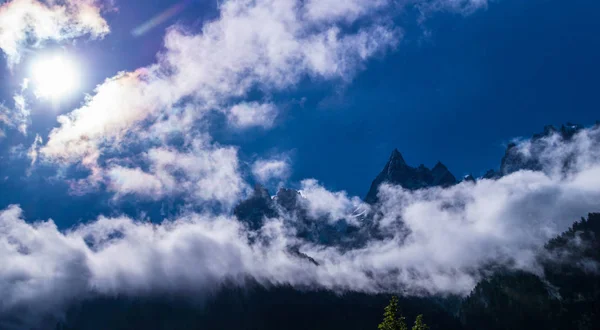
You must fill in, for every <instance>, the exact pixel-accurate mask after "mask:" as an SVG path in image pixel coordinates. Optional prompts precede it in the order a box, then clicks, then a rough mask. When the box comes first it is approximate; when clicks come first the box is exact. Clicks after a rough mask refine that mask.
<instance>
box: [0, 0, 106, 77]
mask: <svg viewBox="0 0 600 330" xmlns="http://www.w3.org/2000/svg"><path fill="white" fill-rule="evenodd" d="M101 10H102V5H101V3H100V1H96V0H60V1H53V0H43V1H37V0H9V1H7V2H4V3H3V4H1V5H0V50H2V52H4V54H5V55H6V58H7V62H8V65H9V66H12V65H14V64H16V63H18V62H19V61H20V60H21V54H22V51H23V48H24V47H27V46H34V47H35V46H39V45H40V44H41V43H43V42H44V41H47V40H55V41H60V40H65V39H71V38H75V37H79V36H83V35H89V36H91V37H94V38H98V37H102V36H104V35H105V34H107V33H108V32H109V27H108V24H107V23H106V21H105V20H104V18H102V16H101V14H100V13H101Z"/></svg>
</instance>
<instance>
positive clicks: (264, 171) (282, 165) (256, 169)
mask: <svg viewBox="0 0 600 330" xmlns="http://www.w3.org/2000/svg"><path fill="white" fill-rule="evenodd" d="M252 174H253V175H254V177H255V178H256V179H257V180H258V181H259V182H261V183H266V182H268V181H270V180H273V179H275V180H286V179H287V178H288V177H289V175H290V163H289V159H287V158H285V157H283V158H274V159H259V160H257V161H255V162H254V164H252Z"/></svg>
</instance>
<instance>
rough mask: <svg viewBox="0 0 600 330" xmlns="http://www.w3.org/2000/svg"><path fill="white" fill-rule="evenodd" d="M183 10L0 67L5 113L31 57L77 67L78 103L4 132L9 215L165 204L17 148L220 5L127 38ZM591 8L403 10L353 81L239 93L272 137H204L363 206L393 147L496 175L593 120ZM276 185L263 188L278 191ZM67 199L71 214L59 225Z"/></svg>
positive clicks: (218, 130) (34, 106)
mask: <svg viewBox="0 0 600 330" xmlns="http://www.w3.org/2000/svg"><path fill="white" fill-rule="evenodd" d="M177 3H179V2H178V1H154V2H152V3H151V2H147V3H145V4H144V6H140V5H139V4H138V3H135V2H123V3H117V4H116V5H117V7H118V10H109V11H107V12H106V13H105V14H104V15H103V16H104V17H105V19H106V21H107V22H108V24H109V26H110V29H111V32H110V33H109V34H107V35H106V36H104V37H103V38H102V39H96V40H89V39H87V38H77V39H75V40H69V41H66V42H58V43H55V42H46V43H45V44H44V47H41V48H36V49H33V52H31V53H27V54H26V55H25V56H24V57H23V61H21V63H19V64H17V65H16V66H15V67H14V68H13V69H11V70H12V73H11V72H10V71H9V69H8V67H7V66H6V65H3V68H2V70H3V74H2V76H1V77H2V78H1V80H0V86H2V89H0V98H1V99H3V100H4V103H5V105H7V106H12V104H11V103H12V96H13V94H14V91H15V89H16V86H18V84H20V83H21V77H23V75H26V74H27V72H26V70H27V69H28V67H29V66H30V62H31V61H32V60H33V58H35V56H33V55H31V56H30V54H32V53H33V54H37V53H40V54H43V53H44V52H45V51H47V50H48V49H52V48H62V49H66V50H68V51H69V52H70V53H72V54H73V55H74V56H75V57H76V58H77V60H78V61H80V65H81V67H83V68H85V69H84V70H83V75H84V79H82V80H81V81H80V83H81V86H82V87H81V88H80V90H79V91H78V93H77V94H75V95H74V96H72V97H71V98H70V99H68V100H62V101H61V104H60V105H59V106H51V105H49V104H48V102H44V101H43V100H42V101H40V100H36V99H32V100H31V101H30V107H31V110H32V115H31V127H30V128H29V131H28V134H27V136H23V135H21V134H19V133H18V132H16V131H15V130H10V129H9V130H6V137H4V138H2V139H1V140H0V150H2V155H1V156H2V160H1V161H2V168H1V169H0V176H1V177H3V178H5V179H4V182H3V183H2V186H3V187H2V190H3V191H4V193H3V194H2V195H3V196H2V197H1V198H0V202H1V203H2V206H3V207H4V206H6V205H8V204H20V205H22V206H23V208H24V210H25V213H26V214H29V215H31V216H32V217H33V218H39V219H45V218H49V217H52V218H55V219H56V220H57V222H58V223H61V224H65V225H66V226H68V225H70V224H72V223H73V221H74V220H73V217H75V218H76V219H78V220H85V219H89V218H94V217H95V216H96V215H97V214H98V213H102V212H104V213H111V212H112V213H119V212H122V211H123V210H125V211H127V212H131V213H133V214H138V215H139V214H141V213H143V212H147V210H148V209H151V210H152V209H154V210H159V209H161V208H164V205H163V204H162V203H164V201H154V200H152V201H141V202H140V203H142V204H133V205H130V204H128V203H127V202H119V203H117V202H114V201H112V200H111V197H112V196H113V194H112V193H107V192H106V191H103V189H99V190H92V191H90V192H88V193H85V194H83V195H73V194H72V192H69V189H68V187H67V186H66V185H65V183H64V182H62V179H61V178H56V177H55V175H56V173H59V172H60V173H62V172H61V171H62V170H60V169H57V167H56V166H51V165H47V164H46V165H43V164H42V165H40V166H38V167H36V169H35V170H33V171H32V173H31V174H30V175H29V176H28V175H27V166H28V164H29V162H30V160H29V159H27V158H26V157H25V158H23V157H18V156H15V149H14V148H15V147H18V148H21V151H23V150H26V149H27V148H29V146H30V145H31V144H32V143H33V140H34V138H35V135H36V134H39V135H40V136H41V137H42V138H43V139H44V141H46V140H47V136H48V134H49V132H50V130H51V129H52V128H55V127H57V124H56V116H57V115H58V114H60V113H68V112H70V111H71V110H73V109H75V108H77V107H78V105H79V104H81V102H82V100H83V99H82V96H83V94H84V93H93V88H94V86H95V85H97V84H100V83H102V81H103V80H104V79H106V78H108V77H111V76H114V75H115V74H116V73H117V72H119V71H130V70H135V69H136V68H139V67H143V66H147V65H150V64H152V63H154V62H155V61H156V56H157V55H156V54H157V53H159V52H161V51H164V47H163V38H164V36H165V31H166V29H168V28H169V27H170V26H172V25H174V24H178V25H179V26H185V28H186V29H187V30H189V31H200V29H201V27H202V26H203V24H204V23H205V22H206V21H207V20H211V19H215V18H217V17H218V7H217V4H216V3H214V2H205V1H191V2H187V3H186V6H185V8H184V10H183V11H181V12H179V13H177V14H176V15H174V16H173V17H171V18H169V19H168V20H166V21H165V22H163V23H161V24H159V25H158V26H155V27H154V28H153V29H152V30H150V31H149V32H147V33H145V34H143V35H141V36H137V37H136V36H133V35H132V31H133V30H134V29H135V28H136V27H138V26H140V25H141V24H143V23H144V22H146V21H148V20H149V19H151V18H152V17H153V16H155V15H158V14H160V13H161V12H164V11H165V10H168V8H170V7H171V6H173V5H176V4H177ZM599 6H600V5H598V4H596V3H594V2H592V1H585V0H577V1H573V2H570V3H569V5H565V4H564V2H561V1H557V0H551V1H547V0H544V1H541V0H533V1H527V2H523V1H516V0H502V1H493V2H491V3H489V4H488V5H487V7H486V8H480V9H478V10H476V11H474V12H472V13H464V12H462V13H457V12H452V11H439V12H434V13H431V14H430V15H429V16H428V18H427V19H426V20H425V21H423V22H421V23H417V15H418V13H417V12H416V11H415V10H414V9H406V10H404V11H403V12H400V13H398V14H397V15H396V16H394V18H393V21H394V23H395V24H397V26H399V27H401V28H402V29H403V33H404V36H403V38H402V40H401V41H400V42H399V44H398V45H396V46H394V47H393V49H390V50H386V51H385V52H384V53H381V54H377V55H375V56H372V57H370V58H369V59H367V60H366V61H364V62H363V63H360V64H359V65H358V66H357V68H356V69H354V72H353V73H352V77H351V78H349V79H346V80H344V81H340V80H333V81H332V80H328V79H318V78H317V79H310V78H309V79H306V78H303V79H301V80H300V81H299V82H297V83H294V84H293V85H291V86H289V87H286V88H284V89H283V90H278V91H276V92H269V93H265V92H264V91H261V90H254V91H252V92H250V93H249V94H247V96H246V99H247V100H258V101H260V100H265V99H268V100H269V102H272V103H273V104H275V105H276V106H277V107H278V108H279V109H280V110H279V114H278V116H277V118H276V119H275V123H274V124H273V125H272V127H271V128H270V129H262V128H261V127H258V128H251V129H247V130H243V131H236V130H233V129H230V128H229V127H227V125H225V124H224V122H223V118H216V119H215V120H213V121H212V122H211V123H210V125H208V127H205V129H206V130H207V131H209V132H210V134H211V136H212V137H213V138H214V139H215V141H217V142H218V143H221V144H223V145H234V146H239V158H240V162H241V164H242V168H244V166H245V165H247V166H246V170H245V171H246V172H245V174H248V172H249V171H250V170H249V169H248V168H249V166H250V164H251V163H252V162H253V161H254V160H256V159H257V158H263V157H269V156H274V155H277V157H279V158H282V157H283V158H285V159H287V161H289V165H290V171H289V175H288V177H287V178H286V180H285V185H287V186H292V187H298V186H299V182H300V181H301V180H303V179H306V178H315V179H317V180H319V181H320V182H321V183H323V184H324V185H325V186H326V187H328V188H330V189H332V190H345V191H347V192H348V193H349V194H351V195H357V196H364V194H365V193H366V191H367V189H368V187H369V185H370V182H371V180H372V179H373V178H374V177H375V176H376V174H377V173H378V172H379V171H380V170H381V168H382V167H383V165H384V163H385V161H386V160H387V157H388V156H389V154H390V152H391V150H392V149H393V148H398V149H399V150H400V151H401V152H402V153H403V155H404V157H405V159H406V160H407V161H408V162H409V163H410V164H412V165H415V166H416V165H418V164H421V163H423V164H425V165H427V166H433V165H434V164H435V162H437V161H438V160H440V161H442V162H443V163H445V164H446V165H447V166H448V167H449V169H450V170H451V171H452V172H453V173H454V174H455V175H456V176H457V177H460V176H463V175H465V174H468V173H473V174H475V175H481V174H483V173H484V172H485V171H486V170H487V169H489V168H496V167H497V166H498V165H499V160H500V158H501V157H502V154H503V151H504V146H505V144H506V143H507V142H508V141H510V140H511V139H512V138H516V137H526V136H530V135H531V134H533V133H535V132H537V131H540V130H541V129H542V127H543V126H544V125H546V124H561V123H565V122H567V121H571V122H576V123H582V124H584V125H590V124H592V123H594V121H595V120H596V119H598V118H597V109H598V107H599V102H600V101H599V100H598V98H597V96H596V95H595V94H596V93H595V92H596V89H597V86H598V84H597V82H596V80H597V77H598V74H599V73H600V66H599V65H598V64H597V58H599V55H600V41H599V39H598V38H597V37H596V35H597V33H598V31H600V22H599V21H598V20H597V19H596V17H595V15H594V13H595V12H596V10H597V9H598V7H599ZM349 28H350V29H352V28H354V27H349ZM10 148H13V151H12V153H11V151H10ZM16 153H18V152H16ZM21 153H22V152H21ZM244 164H245V165H244ZM68 173H71V172H68ZM81 175H83V174H81ZM248 181H250V182H251V181H253V179H252V178H249V179H248ZM278 184H280V183H279V182H270V188H271V190H272V191H273V192H274V190H275V189H276V186H277V185H278ZM137 202H139V201H136V203H137ZM63 203H69V204H73V205H75V206H76V207H73V208H70V211H69V212H70V214H68V215H66V214H64V213H63V212H64V211H62V210H63V209H64V208H63V206H62V204H63ZM175 203H176V201H175ZM140 205H144V207H141V206H140ZM71 212H72V213H73V214H71ZM157 212H158V211H157ZM150 213H152V211H151V212H150ZM65 218H68V219H65Z"/></svg>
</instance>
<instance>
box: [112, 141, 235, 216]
mask: <svg viewBox="0 0 600 330" xmlns="http://www.w3.org/2000/svg"><path fill="white" fill-rule="evenodd" d="M144 159H145V161H146V163H147V165H148V167H149V170H148V171H143V170H142V169H140V168H127V167H123V166H119V165H117V166H113V167H111V168H109V169H108V170H106V176H107V178H106V180H107V183H108V186H109V190H111V191H114V192H116V193H117V196H115V197H117V198H118V197H120V196H124V195H131V194H133V195H137V196H140V197H147V198H150V199H159V198H162V197H165V196H171V197H183V198H184V199H185V200H187V201H193V202H196V203H200V202H211V201H216V202H220V203H222V204H224V205H229V206H230V205H231V203H233V202H235V201H237V200H238V199H239V197H241V194H242V193H243V192H244V191H245V189H246V188H247V187H246V183H245V182H244V180H243V179H242V178H241V174H240V172H239V162H238V158H237V149H236V148H233V147H218V146H215V145H205V144H203V143H202V142H201V141H198V140H196V141H194V143H193V144H192V145H191V146H189V147H188V148H187V150H185V151H180V150H177V149H173V148H166V147H159V148H152V149H150V150H148V151H147V152H146V153H145V154H144Z"/></svg>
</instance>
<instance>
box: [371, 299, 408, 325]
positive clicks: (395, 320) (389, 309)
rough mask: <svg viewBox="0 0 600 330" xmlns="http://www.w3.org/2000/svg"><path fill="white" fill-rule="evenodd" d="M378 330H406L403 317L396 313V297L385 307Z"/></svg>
mask: <svg viewBox="0 0 600 330" xmlns="http://www.w3.org/2000/svg"><path fill="white" fill-rule="evenodd" d="M378 329H379V330H408V327H407V326H406V323H405V322H404V316H402V315H399V311H398V297H396V296H393V297H392V299H390V303H389V305H387V306H386V307H385V309H384V312H383V322H381V323H380V324H379V326H378Z"/></svg>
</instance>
